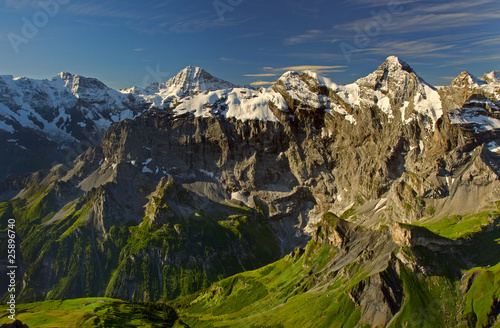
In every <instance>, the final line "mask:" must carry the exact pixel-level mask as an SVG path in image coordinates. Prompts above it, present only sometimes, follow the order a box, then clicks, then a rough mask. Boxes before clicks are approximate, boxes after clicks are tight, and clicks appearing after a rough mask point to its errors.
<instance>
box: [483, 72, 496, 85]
mask: <svg viewBox="0 0 500 328" xmlns="http://www.w3.org/2000/svg"><path fill="white" fill-rule="evenodd" d="M481 80H483V81H485V82H486V83H499V82H500V71H492V72H490V73H487V74H484V75H483V77H482V79H481Z"/></svg>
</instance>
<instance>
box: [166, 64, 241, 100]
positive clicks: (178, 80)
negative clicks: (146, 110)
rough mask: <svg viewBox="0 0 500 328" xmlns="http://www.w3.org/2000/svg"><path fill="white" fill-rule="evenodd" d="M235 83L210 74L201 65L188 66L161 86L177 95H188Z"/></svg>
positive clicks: (218, 88)
mask: <svg viewBox="0 0 500 328" xmlns="http://www.w3.org/2000/svg"><path fill="white" fill-rule="evenodd" d="M234 87H235V85H234V84H232V83H230V82H227V81H224V80H221V79H219V78H216V77H214V76H212V75H210V74H209V73H208V72H207V71H205V70H204V69H202V68H200V67H196V66H188V67H186V68H184V69H183V70H181V71H180V72H179V73H177V75H176V76H174V77H173V78H171V79H170V80H168V81H167V82H166V83H165V84H162V85H160V88H164V89H169V90H170V91H171V92H170V93H174V94H175V95H176V96H188V95H192V94H197V93H199V92H202V91H216V90H221V89H231V88H234Z"/></svg>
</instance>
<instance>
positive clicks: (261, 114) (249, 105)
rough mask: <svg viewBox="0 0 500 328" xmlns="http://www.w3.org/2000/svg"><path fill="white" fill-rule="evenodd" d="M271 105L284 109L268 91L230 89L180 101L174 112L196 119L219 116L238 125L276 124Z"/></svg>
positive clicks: (283, 104)
mask: <svg viewBox="0 0 500 328" xmlns="http://www.w3.org/2000/svg"><path fill="white" fill-rule="evenodd" d="M269 102H273V104H275V105H276V106H277V107H278V108H279V109H281V110H284V109H286V108H287V105H286V102H285V100H284V99H283V97H282V96H281V95H280V94H278V93H276V92H274V91H272V90H270V89H264V88H261V89H260V90H259V91H256V90H253V89H247V88H234V89H222V90H216V91H210V92H205V93H201V94H198V95H195V96H193V97H188V98H184V99H183V100H182V103H181V104H179V105H178V106H177V107H176V108H175V109H174V112H175V113H176V114H177V115H182V114H185V113H192V114H194V115H195V116H197V117H213V116H216V115H222V116H223V117H226V118H235V119H237V120H241V121H248V120H261V121H272V122H277V121H278V119H277V118H276V116H275V115H274V114H273V112H272V111H271V109H270V108H269Z"/></svg>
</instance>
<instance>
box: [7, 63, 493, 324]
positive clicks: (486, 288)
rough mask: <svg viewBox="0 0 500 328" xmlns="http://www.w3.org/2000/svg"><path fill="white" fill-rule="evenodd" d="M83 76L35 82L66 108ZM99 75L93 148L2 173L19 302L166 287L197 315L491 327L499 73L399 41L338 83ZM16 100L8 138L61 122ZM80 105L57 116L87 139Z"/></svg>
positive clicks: (125, 296) (158, 293)
mask: <svg viewBox="0 0 500 328" xmlns="http://www.w3.org/2000/svg"><path fill="white" fill-rule="evenodd" d="M2 79H3V81H4V84H5V85H7V86H8V88H10V89H9V90H10V92H11V93H12V94H14V91H12V90H13V88H14V87H13V85H18V84H19V83H21V82H19V81H20V80H19V79H12V78H11V79H10V82H9V81H7V82H5V81H6V80H9V79H8V78H6V77H2ZM0 81H1V80H0ZM26 81H28V80H26ZM61 81H65V82H61ZM68 81H70V82H71V83H70V82H68ZM82 81H87V82H89V81H94V80H88V79H84V78H81V77H77V76H73V75H69V74H62V75H61V76H60V77H59V78H56V79H54V80H53V81H52V82H49V81H42V82H40V81H38V82H36V83H38V84H42V85H45V87H44V90H49V91H50V90H52V91H50V92H49V91H46V93H47V94H51V96H50V99H52V101H54V104H56V103H57V104H61V103H63V101H62V100H61V101H59V102H57V101H55V100H54V99H56V100H57V99H60V98H57V97H56V93H57V94H58V95H59V96H60V97H62V98H64V101H69V100H68V99H72V98H71V97H72V95H74V94H76V93H78V92H80V93H81V94H82V95H84V94H85V93H84V92H83V90H85V88H84V85H85V84H84V83H83V82H82ZM94 82H95V81H94ZM23 83H28V82H23ZM30 83H35V82H30ZM51 83H52V84H51ZM89 83H90V82H89ZM90 84H91V85H92V86H93V88H94V89H95V87H96V85H98V84H96V83H90ZM99 86H100V87H99V88H97V89H98V90H105V92H106V93H107V94H108V96H106V95H104V94H101V93H97V94H98V95H99V97H101V96H102V99H101V98H99V97H97V98H96V99H97V100H95V102H93V101H94V100H92V99H90V98H89V99H88V100H87V103H86V104H85V105H82V104H81V103H79V104H77V105H75V106H76V107H75V106H74V107H71V108H72V111H73V112H80V113H82V112H85V110H88V113H90V112H92V113H94V114H95V116H94V119H93V121H92V122H94V123H95V122H100V123H102V124H101V125H99V124H97V123H95V124H94V123H91V122H90V121H88V122H87V121H85V122H86V123H85V124H86V125H85V126H88V127H89V129H88V131H91V132H92V133H96V134H97V132H98V131H101V130H105V131H106V133H105V134H104V136H103V138H102V141H100V143H99V144H98V145H96V146H94V147H91V148H89V149H87V150H86V151H85V152H84V153H82V154H81V155H80V156H79V157H78V158H76V159H75V160H74V161H70V162H68V163H64V164H59V165H56V166H54V167H52V168H50V169H46V170H42V171H39V172H37V173H34V174H24V175H21V176H9V177H7V178H6V179H4V180H3V181H2V183H1V186H0V201H2V202H1V203H0V215H1V224H2V227H1V229H3V230H4V229H5V228H6V224H7V222H8V219H10V218H15V219H16V222H17V233H18V237H19V240H18V247H19V249H18V254H20V255H22V257H21V259H20V260H19V261H20V263H19V265H20V267H22V270H21V274H20V276H19V277H18V290H19V291H20V292H19V294H18V298H19V301H23V302H32V301H43V300H47V299H49V300H50V299H68V298H81V297H110V298H118V299H122V300H128V301H172V300H173V301H172V303H171V305H172V306H174V307H175V308H176V311H177V312H176V314H175V315H176V316H177V317H175V318H177V319H176V320H181V321H182V322H183V324H188V325H189V326H191V327H211V326H221V325H222V326H228V327H251V326H252V325H253V326H255V327H262V326H269V327H297V326H305V327H342V326H344V327H354V326H359V327H364V326H366V327H384V326H391V327H403V326H405V327H456V326H462V327H491V326H495V325H497V326H498V324H499V323H498V319H499V318H498V315H499V312H500V305H499V304H500V301H499V297H500V271H499V266H500V264H499V263H500V245H499V240H500V227H499V223H500V222H499V219H498V218H499V216H500V209H499V206H500V203H499V202H498V201H499V200H500V181H499V170H500V157H499V155H498V153H497V152H498V151H500V146H499V145H500V107H499V106H500V83H499V81H498V74H497V73H495V72H493V73H490V74H487V75H485V76H484V77H483V78H482V79H477V78H475V77H473V76H471V75H470V74H469V73H467V72H464V73H462V74H460V75H459V76H458V77H457V78H456V79H455V80H454V81H453V82H452V83H451V85H450V86H448V87H443V88H439V89H436V88H435V87H433V86H431V85H429V84H427V83H426V82H425V81H424V80H423V79H421V78H420V77H418V75H417V74H416V73H415V71H414V70H413V69H412V68H411V67H410V66H409V65H408V64H407V63H405V62H403V61H402V60H400V59H398V58H396V57H389V58H387V60H386V61H385V62H384V63H383V64H382V65H381V66H380V67H379V68H378V69H377V70H375V71H374V72H373V73H372V74H370V75H368V76H367V77H365V78H361V79H359V80H357V81H356V82H355V83H353V84H350V85H346V86H342V85H337V84H335V83H333V82H332V81H330V80H329V79H326V78H324V77H321V76H319V75H317V74H315V73H312V72H303V73H300V74H299V73H295V72H287V73H285V74H284V75H283V76H282V77H281V78H280V79H279V80H278V81H277V82H276V84H275V85H274V86H272V87H271V88H268V89H264V88H261V89H259V90H254V89H251V88H244V87H236V86H234V85H232V84H230V83H228V82H225V81H222V80H219V79H217V78H214V77H212V76H210V75H209V74H208V73H206V72H205V71H203V70H201V69H198V68H194V67H188V68H186V69H185V70H183V71H182V72H180V73H179V74H178V75H177V76H176V77H174V78H172V79H171V80H169V81H168V82H166V83H165V84H153V85H151V86H149V87H147V88H132V89H128V90H121V91H114V90H112V91H110V90H108V89H106V88H107V87H105V86H103V85H100V84H99ZM0 87H2V84H0ZM5 88H7V87H5ZM51 88H52V89H51ZM97 89H96V90H97ZM16 90H17V91H16V92H18V93H20V94H22V96H20V97H14V98H15V99H27V98H26V97H28V95H27V93H26V92H25V91H22V90H20V89H19V88H18V89H16ZM54 90H57V92H56V91H54ZM64 90H70V91H67V92H64ZM75 90H76V91H75ZM23 92H24V93H23ZM103 92H104V91H103ZM90 94H92V93H90ZM63 95H64V97H63ZM23 97H24V98H23ZM89 97H90V96H89ZM122 97H123V98H122ZM14 98H13V99H14ZM82 98H85V97H84V96H81V97H80V99H82ZM103 99H104V100H106V99H107V100H106V101H108V102H107V103H108V104H113V106H115V107H113V106H111V107H110V108H112V109H111V110H110V111H107V112H106V111H103V110H102V108H107V107H106V106H104V107H102V108H101V107H99V106H97V105H96V104H97V103H98V104H101V105H102V104H103V101H104V100H103ZM109 99H112V100H109ZM133 99H134V100H133ZM118 100H119V101H118ZM127 101H128V102H127ZM132 103H134V104H136V105H137V104H141V105H140V106H139V107H133V106H132ZM4 104H5V102H4ZM11 105H12V106H14V105H13V104H11ZM136 105H134V106H136ZM5 106H6V107H8V106H7V105H5ZM30 106H31V108H32V110H33V111H34V112H37V113H39V111H40V109H39V108H38V107H36V106H35V105H30ZM48 106H49V105H48ZM50 106H52V105H50ZM50 106H49V107H50ZM68 106H69V105H68ZM49 107H47V108H49ZM129 107H130V108H129ZM132 107H133V108H132ZM9 108H13V107H9ZM26 108H27V107H24V109H22V110H27V109H26ZM61 108H66V107H65V105H62V107H61ZM131 108H132V109H131ZM22 110H21V109H18V111H17V112H16V113H18V116H19V117H25V115H24V114H23V113H22ZM46 110H47V111H48V112H50V110H49V109H46ZM65 110H66V109H65ZM127 110H130V112H127ZM11 112H12V113H14V112H15V110H14V109H11ZM61 112H62V109H59V113H61ZM85 113H87V112H85ZM103 113H107V114H103ZM127 113H128V114H127ZM122 114H123V115H122ZM39 115H41V114H39ZM60 115H61V114H60ZM85 115H86V114H85ZM85 115H83V116H84V117H87V116H85ZM99 115H100V116H99ZM106 115H107V116H106ZM18 116H15V115H14V114H11V115H10V116H9V117H8V118H7V119H5V120H4V123H3V125H2V126H3V127H5V126H6V125H8V126H9V127H10V128H8V127H7V128H5V129H4V132H2V133H4V134H5V135H6V136H7V137H9V136H10V138H17V137H16V136H17V135H21V134H19V133H21V132H22V131H21V130H20V129H21V126H22V128H23V129H32V131H35V130H36V131H35V132H36V133H37V134H38V135H45V136H49V137H47V140H48V139H50V138H52V139H51V140H56V139H57V138H55V137H54V136H55V135H58V136H63V134H62V133H60V131H59V132H58V133H55V132H54V131H55V128H53V126H51V128H50V129H49V128H48V127H49V124H48V123H47V124H45V123H43V122H42V123H43V124H42V125H43V128H40V127H39V129H37V128H35V127H30V123H29V122H28V123H27V122H25V121H22V120H16V117H18ZM35 116H36V115H35V114H33V115H32V117H35ZM70 116H71V115H70ZM4 117H7V116H6V115H4ZM30 117H31V116H30ZM75 117H76V116H75ZM71 120H72V119H68V120H66V121H64V120H63V121H64V122H66V123H65V124H63V125H61V126H60V127H58V129H62V130H64V131H66V132H65V133H67V134H69V135H70V136H75V134H73V132H72V130H71V129H69V128H68V127H70V126H73V125H71V124H70V123H69V122H71ZM16 122H18V123H16ZM40 122H41V121H40ZM47 122H49V121H47ZM51 122H52V121H51ZM76 122H79V123H82V124H76ZM103 122H104V123H106V122H107V123H106V124H104V123H103ZM83 123H84V122H82V121H75V124H76V126H79V127H83V126H84V124H83ZM16 124H19V126H18V125H16ZM23 124H24V125H23ZM108 127H109V129H108ZM99 129H101V130H99ZM20 131H21V132H20ZM35 132H33V133H35ZM16 133H17V134H16ZM7 137H6V138H7ZM64 138H66V137H64ZM64 138H62V139H57V140H56V141H54V142H57V143H64V140H69V139H64ZM75 138H77V137H76V136H75ZM77 139H78V138H77ZM16 140H17V141H16V142H10V143H11V144H12V146H13V145H17V146H19V145H21V139H16ZM6 142H7V141H6ZM5 238H6V237H5ZM2 249H3V250H0V251H6V249H7V242H6V239H2ZM5 267H6V266H5V265H2V266H1V268H5ZM2 270H4V269H2ZM0 274H1V277H2V278H1V279H5V278H4V277H6V275H5V274H3V273H2V272H0ZM5 285H6V284H4V283H3V282H2V286H5ZM3 292H4V291H3ZM40 304H42V303H40ZM164 310H165V311H167V310H168V311H170V308H168V309H167V308H165V309H164ZM113 311H115V310H113ZM168 311H167V312H168ZM168 313H170V312H168ZM172 318H173V317H172ZM21 319H22V318H21ZM96 320H97V319H96ZM82 322H83V321H82ZM179 322H180V321H179Z"/></svg>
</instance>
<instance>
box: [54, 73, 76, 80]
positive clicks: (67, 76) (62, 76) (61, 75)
mask: <svg viewBox="0 0 500 328" xmlns="http://www.w3.org/2000/svg"><path fill="white" fill-rule="evenodd" d="M57 78H60V79H61V80H69V79H72V78H73V74H71V73H69V72H61V73H59V74H57V76H56V77H54V78H53V79H52V80H54V79H57Z"/></svg>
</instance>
